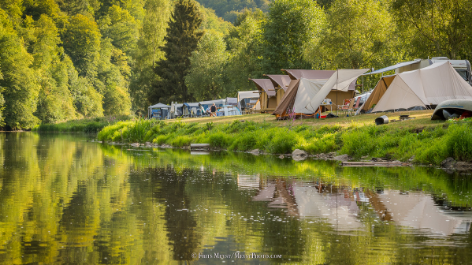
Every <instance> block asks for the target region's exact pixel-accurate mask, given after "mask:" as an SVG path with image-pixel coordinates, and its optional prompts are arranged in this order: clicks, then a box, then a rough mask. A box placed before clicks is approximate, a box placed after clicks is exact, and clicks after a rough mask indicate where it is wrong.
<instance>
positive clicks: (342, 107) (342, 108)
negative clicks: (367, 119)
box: [338, 99, 351, 112]
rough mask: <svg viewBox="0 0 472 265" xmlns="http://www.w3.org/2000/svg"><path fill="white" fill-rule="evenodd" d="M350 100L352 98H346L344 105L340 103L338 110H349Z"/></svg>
mask: <svg viewBox="0 0 472 265" xmlns="http://www.w3.org/2000/svg"><path fill="white" fill-rule="evenodd" d="M350 102H351V101H350V99H345V100H344V104H343V105H338V110H341V111H342V112H345V111H347V110H348V108H349V103H350Z"/></svg>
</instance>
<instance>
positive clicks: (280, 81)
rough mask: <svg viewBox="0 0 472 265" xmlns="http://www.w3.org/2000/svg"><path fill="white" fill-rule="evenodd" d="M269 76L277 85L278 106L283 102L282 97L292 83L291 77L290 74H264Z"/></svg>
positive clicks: (275, 85)
mask: <svg viewBox="0 0 472 265" xmlns="http://www.w3.org/2000/svg"><path fill="white" fill-rule="evenodd" d="M264 76H267V77H268V78H269V79H270V81H272V83H273V84H274V87H275V94H276V95H275V98H276V102H277V106H278V105H279V104H280V102H282V98H283V97H284V95H285V91H286V90H287V89H288V86H289V85H290V81H292V79H290V76H289V75H264Z"/></svg>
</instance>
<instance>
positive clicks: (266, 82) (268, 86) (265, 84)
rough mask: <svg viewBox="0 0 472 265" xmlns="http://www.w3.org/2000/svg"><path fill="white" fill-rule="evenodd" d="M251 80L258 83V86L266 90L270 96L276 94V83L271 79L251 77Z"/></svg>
mask: <svg viewBox="0 0 472 265" xmlns="http://www.w3.org/2000/svg"><path fill="white" fill-rule="evenodd" d="M251 81H253V82H254V83H255V84H256V86H257V88H259V89H260V90H264V91H265V92H266V93H267V95H268V96H269V97H274V96H275V88H274V84H272V81H270V79H251Z"/></svg>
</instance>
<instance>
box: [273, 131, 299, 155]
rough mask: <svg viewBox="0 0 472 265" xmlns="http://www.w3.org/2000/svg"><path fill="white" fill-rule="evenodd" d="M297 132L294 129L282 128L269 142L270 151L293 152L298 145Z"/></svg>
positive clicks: (274, 152)
mask: <svg viewBox="0 0 472 265" xmlns="http://www.w3.org/2000/svg"><path fill="white" fill-rule="evenodd" d="M297 138H298V137H297V134H296V133H295V132H294V131H289V130H287V129H285V128H284V129H280V131H279V133H277V134H276V135H275V136H274V137H273V138H272V140H271V141H270V143H269V146H268V151H269V152H271V153H273V154H288V153H291V152H292V151H293V150H294V149H295V148H294V147H295V146H296V145H297Z"/></svg>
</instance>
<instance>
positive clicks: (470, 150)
mask: <svg viewBox="0 0 472 265" xmlns="http://www.w3.org/2000/svg"><path fill="white" fill-rule="evenodd" d="M445 138H446V139H445V143H446V148H445V149H446V155H447V156H451V157H453V158H454V159H456V160H463V161H467V160H471V159H472V130H471V128H470V127H469V126H468V125H466V124H463V125H456V124H453V125H451V126H449V128H448V134H447V136H446V137H445ZM438 144H439V143H438Z"/></svg>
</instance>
